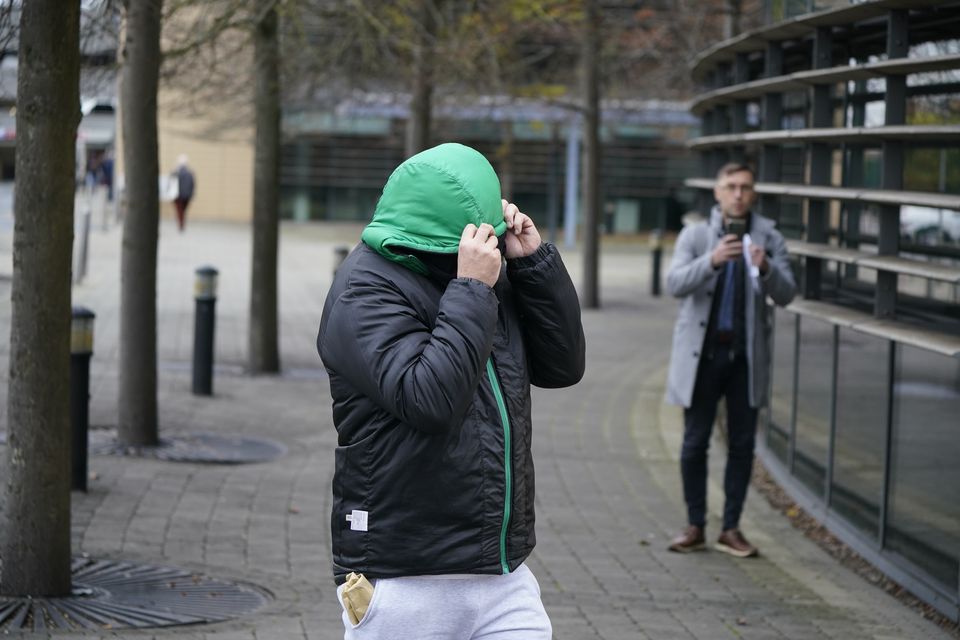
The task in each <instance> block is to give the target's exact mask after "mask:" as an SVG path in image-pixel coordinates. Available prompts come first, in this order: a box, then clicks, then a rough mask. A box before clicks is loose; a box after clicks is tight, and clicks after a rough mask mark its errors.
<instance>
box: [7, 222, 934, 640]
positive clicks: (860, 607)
mask: <svg viewBox="0 0 960 640" xmlns="http://www.w3.org/2000/svg"><path fill="white" fill-rule="evenodd" d="M5 234H7V235H8V234H9V231H6V230H4V229H0V254H3V253H8V252H9V250H10V247H11V246H12V243H11V242H10V241H9V237H6V238H4V237H2V236H4V235H5ZM358 234H359V226H357V225H332V224H331V225H296V224H285V225H284V226H283V229H282V239H281V284H280V300H281V302H280V305H281V352H282V354H281V359H282V363H283V369H284V373H283V374H282V375H280V376H265V377H251V376H248V375H246V374H245V373H244V364H245V362H244V358H245V352H246V313H247V304H248V301H249V281H248V280H249V262H250V258H249V253H250V235H249V230H248V228H247V227H245V226H241V225H231V224H213V223H197V222H193V221H188V226H187V230H186V232H185V233H183V234H180V233H178V232H177V231H176V229H175V226H174V224H173V222H172V221H171V220H168V219H165V220H163V221H162V223H161V240H160V263H159V269H158V311H159V322H158V349H159V360H160V372H159V376H160V377H159V380H160V382H159V399H160V418H161V433H162V434H168V435H174V434H184V433H195V432H212V433H218V434H237V435H250V436H260V437H268V438H271V439H274V440H277V441H280V442H282V443H283V444H285V445H286V446H287V448H288V451H289V453H288V454H287V455H286V456H284V457H282V458H280V459H278V460H275V461H273V462H269V463H262V464H251V465H239V466H222V465H199V464H188V463H171V462H161V461H154V460H143V459H131V458H117V457H100V456H96V457H93V458H91V460H90V471H91V473H92V474H93V476H92V478H91V480H90V486H89V492H88V493H86V494H80V493H74V494H73V501H74V504H73V544H74V551H75V552H76V553H87V554H90V555H91V556H95V557H102V558H107V559H118V560H119V559H122V560H134V561H142V562H146V563H153V564H168V565H176V566H181V567H186V568H190V569H195V570H198V571H202V572H203V573H206V574H208V575H211V576H213V577H217V578H232V579H236V580H242V581H248V582H253V583H256V584H258V585H260V586H262V587H265V588H267V589H269V590H270V591H271V592H272V593H273V595H274V596H275V599H274V601H273V602H272V603H271V604H270V605H268V606H267V607H265V608H264V609H262V610H260V611H259V612H257V613H255V614H252V615H249V616H246V617H242V618H237V619H234V620H232V621H228V622H223V623H217V624H212V625H204V626H191V627H171V628H166V629H154V630H146V631H119V630H117V631H108V630H104V631H103V632H102V633H100V634H99V637H103V638H172V637H177V638H188V639H197V640H199V639H201V638H208V637H209V638H217V639H220V640H223V639H234V638H236V639H239V638H243V639H259V640H266V639H270V640H273V639H279V640H285V639H287V638H307V639H316V640H320V639H323V640H326V639H333V638H341V637H342V628H341V625H340V613H339V605H338V603H337V600H336V595H335V590H334V585H333V581H332V579H331V575H330V570H329V563H330V555H329V509H330V479H331V476H332V462H333V453H332V449H333V447H334V444H335V433H334V430H333V427H332V425H331V418H330V398H329V389H328V387H327V382H326V378H325V375H324V372H323V370H322V367H321V365H320V362H319V360H318V357H317V355H316V351H315V348H314V340H315V336H316V329H317V325H318V323H319V318H320V311H321V308H322V305H323V299H324V295H325V292H326V288H327V286H328V284H329V281H330V275H331V271H332V260H333V247H334V246H336V245H338V244H344V243H347V244H352V243H354V242H355V241H356V239H357V237H358ZM119 253H120V230H119V229H118V228H116V227H113V228H111V229H109V230H107V231H103V230H100V229H97V228H95V229H94V231H93V233H92V235H91V239H90V265H89V270H88V274H89V275H88V277H87V279H86V280H85V281H84V282H83V283H82V284H79V285H77V286H76V287H75V288H74V303H75V304H82V305H85V306H88V307H90V308H91V309H92V310H93V311H94V312H96V314H97V321H96V343H95V355H94V358H93V362H92V371H91V373H92V386H91V393H92V400H91V415H90V421H91V425H92V427H93V428H95V429H108V428H111V427H112V426H114V425H115V415H116V393H117V380H116V376H117V339H118V333H119V324H118V322H119V320H118V305H119V268H120V267H119ZM563 254H564V256H565V258H566V262H567V265H568V267H569V268H570V270H571V272H572V274H573V276H574V278H575V281H579V273H580V264H579V260H580V258H579V255H578V254H577V252H576V251H570V250H565V251H563ZM648 262H649V254H648V253H647V251H646V248H645V247H643V246H639V245H636V244H629V243H621V242H617V243H609V244H608V245H607V246H606V248H605V250H604V252H603V261H602V272H603V277H602V284H603V287H602V303H603V309H602V310H601V311H585V312H584V324H585V328H586V332H587V340H588V342H587V345H588V368H587V375H586V376H585V378H584V380H583V382H581V383H580V384H579V385H578V386H576V387H574V388H572V389H570V390H563V391H544V390H536V391H535V396H534V425H535V431H534V432H535V436H534V455H535V461H536V465H537V489H538V491H537V514H538V523H537V534H538V546H537V549H536V551H535V552H534V554H533V556H532V557H531V558H530V560H529V565H530V566H531V568H532V569H533V571H534V573H535V574H536V575H537V577H538V578H539V581H540V584H541V588H542V592H543V600H544V602H545V604H546V606H547V610H548V612H549V613H550V616H551V618H552V620H553V625H554V632H555V637H556V638H557V639H563V640H567V639H569V640H586V639H590V638H601V639H604V640H620V639H633V638H651V639H659V640H670V639H675V638H676V639H679V638H688V639H689V638H695V639H710V640H712V639H715V638H757V639H766V638H771V639H772V638H798V639H800V638H802V639H804V640H806V639H809V638H843V639H847V638H873V639H877V640H880V639H892V638H918V639H919V638H946V637H948V636H947V635H946V634H944V633H943V632H942V631H940V630H939V629H938V628H937V627H936V626H934V625H933V624H932V623H930V622H928V621H926V620H924V619H922V618H921V617H920V616H919V615H918V614H917V613H916V612H915V611H913V610H911V609H908V608H906V607H904V606H903V605H901V604H900V603H899V602H898V601H897V600H895V599H893V598H891V597H890V596H888V595H887V594H885V593H884V592H882V591H880V590H879V589H877V588H875V587H873V586H871V585H869V584H867V583H866V582H865V581H863V580H862V579H860V578H859V577H857V576H855V575H853V574H852V573H850V572H849V571H848V570H846V569H844V568H843V567H840V566H838V565H837V564H836V563H835V562H834V561H833V560H832V559H830V558H829V556H827V555H826V554H825V553H823V552H822V551H821V550H820V549H819V548H817V547H816V546H815V545H814V544H813V543H812V542H810V541H808V540H807V539H806V538H804V537H803V536H802V534H800V533H799V532H797V531H795V530H794V529H792V528H791V526H790V524H789V523H788V522H786V521H785V520H784V519H783V518H782V517H781V516H780V515H779V514H778V513H777V512H775V511H774V510H773V509H771V508H770V507H769V506H768V505H767V504H766V502H765V501H764V499H763V498H762V497H759V496H758V495H757V494H756V493H752V494H751V495H750V497H749V499H748V504H747V509H746V513H745V517H744V522H743V526H744V529H745V531H746V532H747V534H748V535H749V536H750V538H751V540H752V541H754V542H755V543H756V544H757V545H758V546H759V547H760V548H761V552H762V555H761V557H760V558H758V559H751V560H735V559H733V558H730V557H728V556H725V555H723V554H720V553H716V552H708V553H701V554H693V555H689V556H681V555H675V554H671V553H669V552H667V551H666V544H667V541H668V539H669V537H670V536H671V535H672V534H674V533H675V532H676V531H677V530H678V529H679V528H680V526H681V525H682V524H683V520H684V518H683V508H682V497H681V488H680V483H679V471H678V465H677V460H676V458H677V453H678V450H679V437H680V428H681V427H680V416H679V413H678V412H677V411H676V410H675V409H673V408H671V407H666V406H664V405H663V404H662V403H661V397H662V393H663V384H664V377H665V367H666V363H667V358H668V357H669V343H670V333H671V329H672V323H673V320H674V318H675V313H676V305H675V303H674V302H673V301H672V300H670V299H667V298H664V299H654V298H652V297H650V296H649V295H648V291H649V282H648V274H649V270H648V269H649V264H648ZM10 264H11V263H10V260H9V255H6V256H4V255H0V300H3V301H7V302H4V303H0V406H2V407H4V408H5V406H6V391H7V390H6V380H7V375H8V373H7V369H8V364H7V362H8V353H9V343H8V340H7V335H8V333H9V320H10V305H9V302H8V301H9V293H10V281H9V279H8V278H6V277H3V276H4V275H9V265H10ZM203 264H213V265H215V266H216V267H217V268H218V269H219V270H220V273H221V277H220V287H219V291H220V294H219V299H218V303H217V338H216V342H217V344H216V362H217V369H216V373H215V380H214V389H215V395H214V397H213V398H198V397H195V396H193V395H191V393H190V361H191V349H192V340H193V334H192V332H193V300H192V290H193V270H194V268H196V267H198V266H200V265H203ZM664 266H666V265H664ZM5 269H7V271H6V272H5ZM5 423H6V412H5V410H4V411H3V412H2V415H0V429H2V428H5V426H6V424H5ZM719 446H720V445H719V443H717V444H716V445H715V450H716V447H719ZM721 459H722V458H721V457H720V456H716V455H715V456H714V462H713V465H712V477H711V488H710V508H711V513H710V522H709V525H708V526H709V531H708V533H709V534H710V535H712V536H714V535H716V534H717V532H718V528H719V521H718V516H717V514H718V509H719V507H720V505H721V503H722V496H721V494H720V490H719V487H720V482H721V481H720V476H721V473H722V464H719V461H720V460H721ZM24 637H43V636H42V635H41V634H25V636H24ZM56 637H98V634H87V635H82V634H70V633H64V634H57V636H56Z"/></svg>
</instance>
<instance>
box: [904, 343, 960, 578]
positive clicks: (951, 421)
mask: <svg viewBox="0 0 960 640" xmlns="http://www.w3.org/2000/svg"><path fill="white" fill-rule="evenodd" d="M893 406H894V428H893V442H892V448H891V455H890V460H891V481H890V497H889V503H888V509H889V511H888V517H887V528H886V546H887V547H888V548H889V549H892V550H894V551H896V552H898V553H900V554H901V555H903V556H905V557H906V558H908V559H910V560H911V561H913V562H914V563H916V564H917V565H918V566H920V567H921V568H923V569H924V570H925V571H926V572H927V573H929V574H930V575H931V576H933V577H934V578H935V579H936V580H937V581H938V582H940V583H942V584H943V585H944V586H946V587H947V588H949V589H951V590H955V589H956V588H957V583H958V571H960V499H958V495H960V417H958V416H960V358H951V357H947V356H942V355H939V354H936V353H933V352H929V351H925V350H922V349H918V348H915V347H910V346H906V345H898V346H897V355H896V377H895V381H894V403H893Z"/></svg>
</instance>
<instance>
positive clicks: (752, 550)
mask: <svg viewBox="0 0 960 640" xmlns="http://www.w3.org/2000/svg"><path fill="white" fill-rule="evenodd" d="M714 548H715V549H716V550H717V551H723V552H724V553H729V554H730V555H732V556H736V557H738V558H752V557H754V556H756V555H757V554H758V553H759V551H757V548H756V547H755V546H753V545H752V544H750V543H749V542H747V539H746V538H744V537H743V534H742V533H740V529H727V530H726V531H724V532H723V533H721V534H720V537H719V538H717V544H715V545H714Z"/></svg>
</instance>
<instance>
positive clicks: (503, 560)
mask: <svg viewBox="0 0 960 640" xmlns="http://www.w3.org/2000/svg"><path fill="white" fill-rule="evenodd" d="M487 377H488V378H489V379H490V386H491V387H492V388H493V397H494V398H496V400H497V408H498V409H499V410H500V421H501V422H502V423H503V469H504V479H505V482H506V489H505V494H504V500H503V524H502V525H500V569H501V570H503V573H505V574H506V573H510V566H509V565H508V564H507V527H508V525H509V523H510V497H511V495H512V494H513V474H512V472H511V465H510V418H509V417H508V416H507V405H506V404H505V403H504V401H503V392H502V391H501V389H500V383H499V382H498V381H497V373H496V371H494V369H493V358H488V359H487Z"/></svg>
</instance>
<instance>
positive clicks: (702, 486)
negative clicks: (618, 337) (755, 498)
mask: <svg viewBox="0 0 960 640" xmlns="http://www.w3.org/2000/svg"><path fill="white" fill-rule="evenodd" d="M749 384H750V379H749V372H748V366H747V359H746V357H744V356H743V355H738V356H736V357H731V351H730V348H729V347H727V346H717V347H716V348H715V349H714V350H713V352H712V353H711V354H709V355H708V354H704V357H703V358H702V359H701V360H700V366H699V368H698V369H697V381H696V385H695V386H694V389H693V402H692V403H691V405H690V408H689V409H685V410H684V412H683V422H684V431H683V448H682V449H681V451H680V475H681V477H682V478H683V497H684V500H685V501H686V503H687V521H688V522H689V523H690V524H692V525H696V526H698V527H703V526H704V524H705V523H706V513H707V450H708V449H709V447H710V434H711V433H712V432H713V422H714V419H715V418H716V416H717V403H718V402H719V401H720V398H721V397H725V398H726V400H727V431H728V436H729V443H728V453H727V468H726V472H725V475H724V480H723V489H724V493H725V494H726V502H725V504H724V507H723V528H724V530H727V529H735V528H736V527H737V526H739V523H740V514H741V513H742V511H743V502H744V500H745V499H746V497H747V486H748V484H749V483H750V472H751V470H752V468H753V446H754V442H755V440H756V430H757V410H756V409H754V408H751V407H750V390H749V389H750V387H749Z"/></svg>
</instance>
